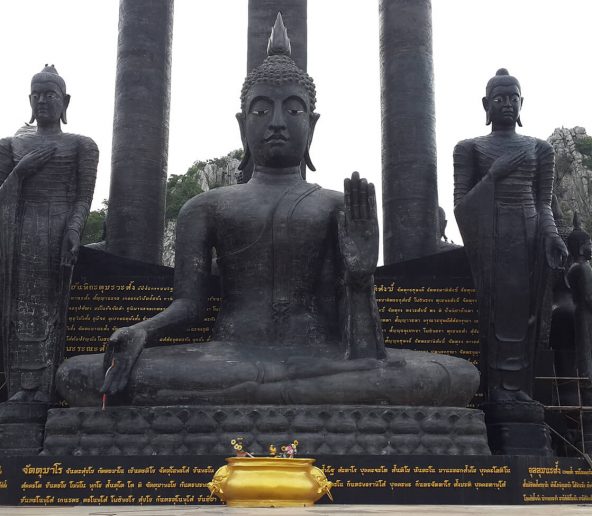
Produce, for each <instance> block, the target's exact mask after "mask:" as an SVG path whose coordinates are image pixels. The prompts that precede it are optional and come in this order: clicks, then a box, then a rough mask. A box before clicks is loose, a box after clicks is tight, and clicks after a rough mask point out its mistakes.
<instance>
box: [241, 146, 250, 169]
mask: <svg viewBox="0 0 592 516" xmlns="http://www.w3.org/2000/svg"><path fill="white" fill-rule="evenodd" d="M250 159H251V149H249V146H248V145H246V146H245V147H244V152H243V159H242V160H241V162H240V164H239V166H238V169H239V170H244V169H245V167H246V166H247V163H249V160H250Z"/></svg>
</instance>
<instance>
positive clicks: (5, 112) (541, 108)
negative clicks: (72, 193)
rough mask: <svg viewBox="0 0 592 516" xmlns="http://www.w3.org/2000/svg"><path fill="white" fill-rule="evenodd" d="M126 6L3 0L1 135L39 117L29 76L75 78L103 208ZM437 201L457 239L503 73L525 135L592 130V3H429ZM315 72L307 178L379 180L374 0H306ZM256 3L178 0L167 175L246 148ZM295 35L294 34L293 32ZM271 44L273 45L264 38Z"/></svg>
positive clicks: (75, 105)
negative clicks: (241, 119)
mask: <svg viewBox="0 0 592 516" xmlns="http://www.w3.org/2000/svg"><path fill="white" fill-rule="evenodd" d="M118 4H119V2H118V0H53V1H45V0H18V1H14V2H8V1H3V2H1V3H0V13H1V15H2V18H1V19H2V31H0V45H1V46H2V48H3V49H4V63H3V68H4V70H5V72H4V77H5V80H4V81H3V83H2V90H1V91H2V95H1V97H0V102H1V103H2V104H1V109H2V117H1V119H0V135H2V136H8V135H11V134H13V133H14V132H15V131H16V130H17V129H18V128H19V127H20V126H21V125H22V124H23V123H24V122H25V121H27V120H28V117H29V106H28V98H27V95H28V90H29V81H30V78H31V76H32V75H33V74H34V73H35V72H38V71H39V70H41V68H42V67H43V65H44V64H45V63H50V64H52V63H53V64H55V66H56V68H57V69H58V71H59V72H60V73H61V74H62V75H63V77H64V78H65V80H66V82H67V85H68V90H69V92H70V93H71V94H72V102H71V105H70V109H69V112H68V118H69V122H70V123H69V124H68V126H66V128H65V129H66V130H67V131H70V132H79V133H82V134H86V135H88V136H91V137H92V138H94V139H95V140H96V142H97V144H98V145H99V148H100V151H101V161H100V164H99V178H98V183H97V188H96V193H95V203H94V205H95V206H98V205H99V204H100V202H101V200H102V199H104V198H106V197H107V196H108V191H109V174H110V149H111V130H112V120H113V92H114V84H115V64H116V62H115V58H116V45H117V20H118ZM432 5H433V15H434V16H433V28H434V65H435V84H436V110H437V111H436V115H437V141H438V167H439V196H440V204H441V205H442V206H443V207H444V208H445V209H446V211H447V213H448V218H449V226H451V227H450V230H449V236H451V237H452V238H453V239H454V240H456V241H458V240H459V237H458V232H457V230H456V227H455V225H454V223H453V219H454V217H453V215H452V158H451V156H452V149H453V147H454V144H455V143H456V142H457V141H458V140H461V139H464V138H467V137H471V136H476V135H480V134H485V133H486V132H487V128H486V127H485V125H484V120H485V117H484V113H483V110H482V108H481V97H482V96H483V93H484V89H485V83H486V82H487V80H488V79H489V77H491V75H493V74H494V73H495V71H496V70H497V69H498V68H500V67H506V68H508V69H509V70H510V72H511V73H512V74H513V75H516V76H517V77H518V78H519V80H520V81H521V83H522V89H523V95H524V97H525V99H526V100H525V103H524V109H523V114H522V120H523V122H524V127H523V129H522V130H521V131H522V132H523V133H525V134H529V135H532V136H537V137H540V138H547V137H548V136H549V135H550V134H551V132H552V131H553V129H554V128H555V127H559V126H562V125H563V126H566V127H572V126H574V125H582V126H584V127H587V128H588V129H589V130H591V131H592V109H591V105H592V103H591V102H590V101H589V96H590V86H591V82H592V81H591V78H592V72H591V67H590V57H589V56H590V50H591V48H592V45H591V41H590V39H591V38H590V33H591V32H590V23H591V20H592V2H590V1H589V0H561V2H558V1H556V0H497V1H491V0H487V1H486V0H432ZM308 6H309V7H308V21H309V33H308V34H309V41H308V71H309V73H310V74H311V75H312V76H313V78H314V79H315V82H316V84H317V95H318V107H317V111H318V112H319V113H321V119H320V121H319V124H318V125H317V130H316V134H315V141H314V142H313V147H312V150H311V155H312V159H313V162H314V163H315V165H316V167H317V170H318V172H316V173H309V180H310V181H314V182H318V183H319V184H321V185H322V186H324V187H327V188H334V189H339V190H341V187H342V186H341V185H342V181H343V178H344V177H345V176H346V175H349V174H350V173H351V172H352V171H353V170H359V171H360V173H362V175H364V176H366V177H368V178H369V179H370V180H371V181H373V182H375V183H377V186H379V184H380V168H381V164H380V85H379V65H378V2H377V1H376V0H309V2H308ZM246 25H247V0H215V1H204V0H176V1H175V32H174V38H173V45H174V47H173V84H172V102H171V124H170V127H171V131H170V144H169V173H176V174H180V173H183V172H185V170H186V169H187V168H188V167H189V166H190V165H191V163H192V162H193V161H194V160H197V159H201V160H204V159H207V158H213V157H218V156H220V155H223V154H226V153H227V152H229V151H230V150H233V149H235V148H238V147H240V138H239V133H238V128H237V126H236V121H235V119H234V114H235V113H236V111H238V109H239V99H238V97H239V92H240V88H241V84H242V81H243V78H244V75H245V68H246V28H247V27H246ZM289 29H290V27H288V31H289ZM263 44H265V43H263Z"/></svg>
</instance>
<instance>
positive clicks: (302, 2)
mask: <svg viewBox="0 0 592 516" xmlns="http://www.w3.org/2000/svg"><path fill="white" fill-rule="evenodd" d="M278 11H279V12H281V13H282V18H283V20H284V25H285V26H286V28H287V29H288V37H289V38H290V44H291V47H292V59H294V62H295V63H296V65H298V67H299V68H301V69H302V70H306V41H307V35H306V31H307V23H306V20H307V18H306V17H307V0H249V26H248V29H247V73H248V72H250V71H251V70H252V69H253V68H255V67H257V66H259V65H260V64H261V63H262V62H263V61H264V60H265V58H266V57H267V41H268V39H269V34H270V32H271V28H272V27H273V24H274V23H275V19H276V17H277V13H278ZM252 173H253V164H252V163H249V164H248V165H247V166H246V168H245V169H244V170H243V171H242V179H241V182H244V183H246V182H247V181H248V180H249V179H250V178H251V174H252ZM302 177H306V165H305V164H304V163H303V164H302Z"/></svg>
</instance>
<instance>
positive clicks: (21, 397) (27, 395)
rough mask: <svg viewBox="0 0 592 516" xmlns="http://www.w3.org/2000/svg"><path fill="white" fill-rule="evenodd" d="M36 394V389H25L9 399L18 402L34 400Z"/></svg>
mask: <svg viewBox="0 0 592 516" xmlns="http://www.w3.org/2000/svg"><path fill="white" fill-rule="evenodd" d="M34 394H35V391H27V390H24V389H23V390H20V391H18V392H17V393H15V394H14V395H12V396H11V397H10V398H9V399H8V401H15V402H17V403H22V402H28V401H33V396H34Z"/></svg>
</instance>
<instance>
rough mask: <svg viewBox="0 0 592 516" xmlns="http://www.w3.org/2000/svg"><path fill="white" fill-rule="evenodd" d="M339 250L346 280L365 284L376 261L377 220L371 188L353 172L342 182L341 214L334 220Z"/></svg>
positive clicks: (374, 267)
mask: <svg viewBox="0 0 592 516" xmlns="http://www.w3.org/2000/svg"><path fill="white" fill-rule="evenodd" d="M337 223H338V235H339V249H340V251H341V256H342V258H343V262H344V265H345V271H346V274H347V276H348V279H349V280H353V281H355V282H364V281H366V280H368V279H369V278H370V277H371V276H372V274H374V270H375V269H376V263H377V261H378V238H379V237H378V218H377V216H376V193H375V191H374V185H373V184H372V183H368V182H367V181H366V179H360V174H359V173H358V172H354V173H353V174H352V176H351V179H346V180H345V181H344V211H343V212H340V213H339V214H338V216H337Z"/></svg>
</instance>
